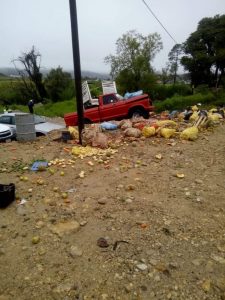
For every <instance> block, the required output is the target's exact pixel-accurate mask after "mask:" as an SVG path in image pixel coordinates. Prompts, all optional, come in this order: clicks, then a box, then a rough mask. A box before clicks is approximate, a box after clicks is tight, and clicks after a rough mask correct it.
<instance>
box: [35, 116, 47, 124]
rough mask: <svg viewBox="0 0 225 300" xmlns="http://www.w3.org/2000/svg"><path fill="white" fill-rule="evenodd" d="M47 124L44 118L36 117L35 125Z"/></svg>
mask: <svg viewBox="0 0 225 300" xmlns="http://www.w3.org/2000/svg"><path fill="white" fill-rule="evenodd" d="M45 122H46V120H45V118H44V117H40V116H37V115H34V124H40V123H45Z"/></svg>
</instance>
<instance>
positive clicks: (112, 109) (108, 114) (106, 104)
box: [100, 94, 127, 120]
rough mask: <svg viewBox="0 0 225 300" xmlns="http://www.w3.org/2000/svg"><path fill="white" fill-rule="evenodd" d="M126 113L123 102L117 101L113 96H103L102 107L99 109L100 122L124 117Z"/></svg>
mask: <svg viewBox="0 0 225 300" xmlns="http://www.w3.org/2000/svg"><path fill="white" fill-rule="evenodd" d="M126 112H127V109H126V104H125V101H124V100H119V99H118V98H117V97H116V95H115V94H109V95H104V96H103V105H102V107H101V111H100V116H101V120H112V119H117V118H118V117H122V116H125V115H126Z"/></svg>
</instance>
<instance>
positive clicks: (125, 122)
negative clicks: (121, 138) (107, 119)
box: [120, 120, 132, 130]
mask: <svg viewBox="0 0 225 300" xmlns="http://www.w3.org/2000/svg"><path fill="white" fill-rule="evenodd" d="M120 127H121V129H122V130H126V129H127V128H132V123H131V121H130V120H123V121H121V123H120Z"/></svg>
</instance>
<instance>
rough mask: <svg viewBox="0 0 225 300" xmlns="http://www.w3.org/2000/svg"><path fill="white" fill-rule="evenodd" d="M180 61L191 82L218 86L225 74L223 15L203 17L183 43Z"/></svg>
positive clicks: (224, 18)
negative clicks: (182, 54)
mask: <svg viewBox="0 0 225 300" xmlns="http://www.w3.org/2000/svg"><path fill="white" fill-rule="evenodd" d="M184 52H185V54H186V55H185V56H183V57H182V59H181V63H182V65H183V66H184V68H185V69H186V70H188V71H189V72H190V75H191V81H192V84H194V85H195V86H197V85H198V84H201V83H206V84H208V85H209V86H216V87H218V86H219V85H220V83H221V81H222V79H223V78H224V75H225V15H221V16H220V15H216V16H215V17H213V18H203V19H202V20H201V21H200V22H199V24H198V27H197V30H196V31H195V32H193V33H192V34H191V35H190V37H189V38H188V39H187V41H186V42H185V43H184Z"/></svg>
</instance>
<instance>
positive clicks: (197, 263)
mask: <svg viewBox="0 0 225 300" xmlns="http://www.w3.org/2000/svg"><path fill="white" fill-rule="evenodd" d="M191 263H192V264H193V265H194V266H196V267H199V266H200V265H201V264H202V259H198V258H196V259H193V260H192V261H191Z"/></svg>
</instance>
